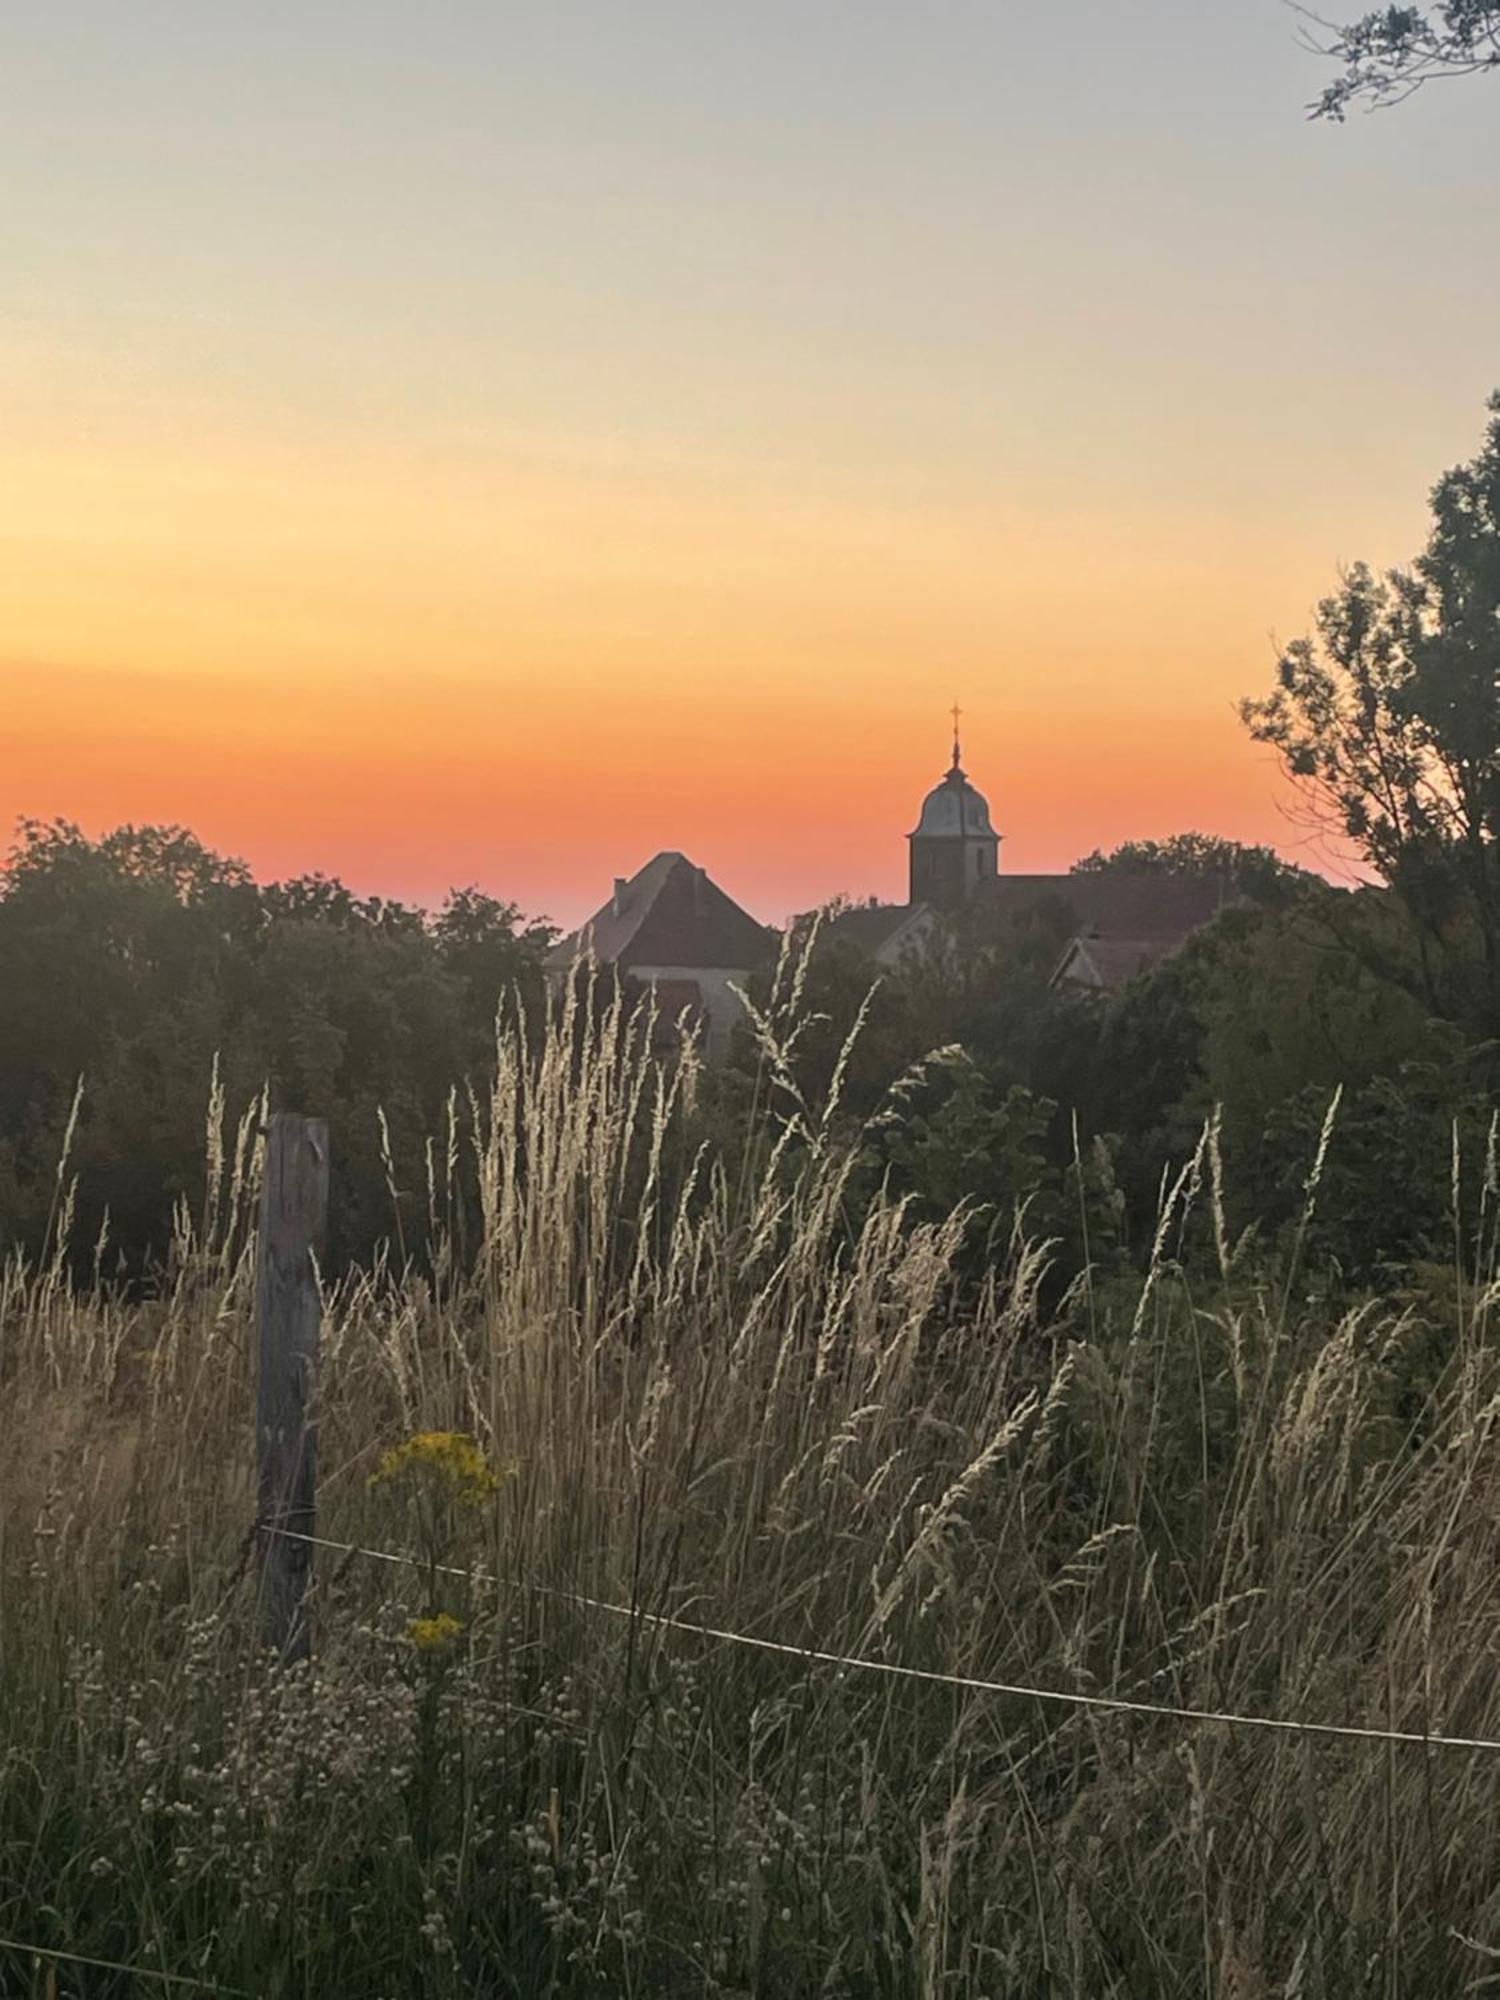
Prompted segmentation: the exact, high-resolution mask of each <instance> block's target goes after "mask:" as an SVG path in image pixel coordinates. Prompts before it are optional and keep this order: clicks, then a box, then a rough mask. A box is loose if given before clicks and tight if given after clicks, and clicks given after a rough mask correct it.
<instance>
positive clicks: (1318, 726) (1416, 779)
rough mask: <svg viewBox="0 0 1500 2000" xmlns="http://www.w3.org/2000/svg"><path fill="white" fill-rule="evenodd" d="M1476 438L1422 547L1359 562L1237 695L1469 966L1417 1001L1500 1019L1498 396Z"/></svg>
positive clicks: (1430, 969) (1292, 767) (1489, 1028)
mask: <svg viewBox="0 0 1500 2000" xmlns="http://www.w3.org/2000/svg"><path fill="white" fill-rule="evenodd" d="M1490 410H1491V417H1490V422H1489V425H1488V427H1487V431H1486V435H1485V440H1484V444H1483V446H1482V448H1481V450H1480V452H1479V453H1478V455H1477V456H1476V457H1475V458H1474V459H1473V460H1472V461H1471V462H1470V463H1469V464H1467V465H1460V466H1457V467H1455V468H1454V469H1453V470H1452V471H1450V472H1448V473H1446V474H1445V475H1444V476H1443V478H1442V479H1440V480H1439V481H1438V484H1437V486H1436V487H1435V488H1434V490H1433V495H1432V512H1433V525H1432V532H1431V534H1430V536H1429V538H1428V543H1427V547H1426V549H1425V550H1424V551H1423V553H1422V554H1421V556H1419V557H1418V558H1417V560H1416V562H1415V563H1414V564H1413V565H1412V567H1411V568H1410V569H1409V570H1393V571H1391V572H1390V573H1389V574H1388V575H1386V576H1384V577H1377V576H1376V575H1375V574H1374V573H1373V572H1372V571H1371V570H1370V569H1369V568H1368V567H1367V566H1366V565H1364V564H1362V563H1361V564H1356V565H1355V566H1354V567H1353V568H1352V569H1351V570H1350V571H1349V572H1348V574H1347V576H1346V577H1345V578H1344V581H1343V584H1342V587H1341V588H1340V590H1339V591H1338V592H1337V593H1336V594H1335V595H1334V596H1332V597H1329V598H1327V599H1325V600H1324V602H1323V603H1322V604H1321V605H1320V607H1319V610H1318V617H1317V627H1316V632H1315V634H1314V635H1313V636H1312V637H1310V638H1305V639H1299V640H1297V641H1296V642H1295V643H1294V644H1293V645H1291V646H1289V647H1288V648H1287V650H1286V652H1285V653H1284V654H1283V656H1282V659H1281V662H1280V664H1279V666H1278V669H1277V682H1276V686H1275V688H1274V689H1273V690H1272V692H1271V693H1270V694H1269V695H1267V696H1265V697H1264V698H1263V699H1260V700H1252V701H1246V702H1244V703H1243V704H1242V714H1243V716H1244V720H1245V722H1246V724H1247V725H1248V727H1249V729H1250V732H1251V734H1252V735H1253V736H1254V737H1255V739H1256V740H1257V741H1258V742H1261V743H1267V744H1270V745H1271V746H1272V747H1273V748H1274V749H1275V750H1277V751H1278V752H1279V753H1280V755H1281V758H1282V761H1283V763H1284V764H1285V766H1286V769H1287V770H1288V771H1289V772H1290V774H1291V775H1292V777H1293V778H1294V779H1296V780H1298V781H1299V782H1300V783H1301V784H1302V785H1303V786H1304V788H1305V790H1306V792H1307V794H1308V796H1309V798H1310V799H1311V801H1312V803H1313V806H1314V810H1315V811H1317V812H1319V813H1320V814H1321V815H1322V817H1323V818H1324V819H1325V820H1326V821H1327V822H1328V823H1330V824H1331V825H1332V826H1333V828H1334V829H1335V830H1336V831H1337V832H1338V833H1340V834H1342V835H1343V836H1344V837H1346V838H1347V839H1348V840H1350V841H1352V842H1353V843H1354V845H1355V847H1356V848H1357V850H1358V851H1359V852H1360V854H1361V855H1362V856H1363V857H1364V859H1365V860H1366V861H1367V862H1368V863H1369V865H1370V866H1371V867H1372V868H1374V869H1375V870H1376V871H1377V873H1378V874H1379V875H1381V876H1382V877H1383V878H1384V879H1385V880H1386V881H1387V882H1389V883H1390V884H1391V885H1392V886H1393V887H1394V888H1395V889H1396V890H1397V891H1398V893H1399V894H1400V896H1401V898H1402V900H1403V901H1404V902H1405V903H1406V905H1407V907H1408V908H1409V909H1410V911H1411V912H1412V914H1413V915H1414V916H1415V917H1416V918H1417V920H1418V922H1419V924H1420V925H1421V927H1422V930H1423V932H1424V936H1425V939H1426V943H1427V946H1428V947H1429V948H1430V950H1435V951H1437V952H1438V953H1440V954H1442V955H1446V956H1448V957H1449V958H1450V959H1456V960H1458V961H1469V962H1472V959H1473V956H1474V955H1473V953H1472V951H1471V949H1470V939H1471V936H1472V937H1477V939H1478V941H1479V945H1480V954H1479V958H1480V963H1481V966H1482V979H1481V981H1480V983H1479V987H1478V991H1477V992H1475V993H1470V994H1461V995H1454V994H1453V993H1452V992H1451V991H1450V992H1449V994H1448V995H1447V996H1446V997H1445V994H1444V992H1443V989H1442V987H1441V984H1440V980H1439V975H1438V973H1437V971H1436V970H1435V968H1434V965H1433V963H1432V960H1431V958H1430V957H1429V958H1427V959H1424V963H1423V968H1422V977H1423V980H1424V983H1425V990H1426V998H1427V1000H1428V1002H1429V1004H1432V1005H1434V1006H1438V1005H1443V1004H1450V1005H1452V1004H1458V1005H1462V1006H1464V1007H1465V1010H1466V1012H1467V1014H1468V1016H1469V1017H1470V1018H1471V1019H1472V1020H1473V1022H1474V1025H1475V1026H1476V1027H1478V1028H1479V1029H1480V1030H1481V1031H1482V1032H1485V1033H1492V1032H1494V1031H1495V1030H1496V1028H1500V847H1497V841H1500V395H1497V396H1495V397H1493V398H1492V399H1491V402H1490Z"/></svg>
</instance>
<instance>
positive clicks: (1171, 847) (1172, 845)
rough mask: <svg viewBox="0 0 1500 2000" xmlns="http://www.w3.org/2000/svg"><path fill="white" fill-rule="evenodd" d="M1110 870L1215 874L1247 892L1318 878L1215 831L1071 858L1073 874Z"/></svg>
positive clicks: (1267, 850) (1273, 891) (1263, 892)
mask: <svg viewBox="0 0 1500 2000" xmlns="http://www.w3.org/2000/svg"><path fill="white" fill-rule="evenodd" d="M1111 869H1118V870H1119V871H1120V872H1121V873H1124V874H1130V875H1193V876H1215V877H1218V878H1220V879H1222V880H1223V881H1225V882H1228V883H1232V884H1233V886H1234V887H1235V888H1236V889H1237V890H1238V891H1239V892H1240V893H1241V894H1242V895H1246V896H1258V897H1266V896H1272V895H1282V894H1284V893H1286V892H1287V891H1288V890H1292V889H1295V888H1296V887H1298V885H1299V884H1303V883H1312V882H1316V881H1317V880H1318V878H1317V877H1316V876H1315V875H1313V874H1312V873H1311V872H1310V871H1309V870H1308V869H1306V868H1299V867H1298V866H1297V865H1296V863H1295V862H1292V861H1284V860H1283V859H1282V857H1281V856H1280V855H1279V854H1278V853H1277V852H1276V850H1275V848H1274V847H1263V846H1258V845H1247V844H1246V843H1245V842H1243V841H1239V840H1228V839H1226V838H1225V837H1224V835H1222V834H1218V833H1174V834H1171V835H1169V836H1168V837H1167V839H1165V840H1127V841H1123V842H1122V843H1121V844H1120V846H1118V847H1114V848H1111V849H1110V851H1109V852H1108V853H1107V854H1106V853H1104V852H1102V851H1101V850H1100V849H1098V848H1095V850H1094V852H1093V853H1092V854H1085V855H1084V856H1083V858H1082V859H1081V860H1079V861H1075V862H1074V863H1073V867H1072V873H1073V874H1075V875H1103V874H1106V873H1108V872H1109V871H1110V870H1111Z"/></svg>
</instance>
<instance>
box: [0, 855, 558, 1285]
mask: <svg viewBox="0 0 1500 2000" xmlns="http://www.w3.org/2000/svg"><path fill="white" fill-rule="evenodd" d="M555 935H556V934H555V932H554V931H553V930H552V929H551V928H550V927H548V926H546V925H542V924H527V923H525V922H524V920H523V919H522V917H521V915H520V912H519V911H518V910H517V909H516V907H515V905H514V904H510V903H503V902H499V901H497V900H495V899H494V898H493V897H489V896H485V895H483V894H482V893H481V892H480V891H478V890H476V889H461V890H456V891H454V892H452V893H451V894H450V895H449V897H448V899H447V901H446V902H445V903H444V905H443V907H442V909H441V910H440V911H438V912H437V913H436V914H435V915H428V914H427V913H425V912H423V911H421V910H418V909H413V908H411V907H409V906H407V905H404V904H401V903H395V902H389V901H384V900H382V899H380V898H378V897H371V898H362V897H359V896H356V895H355V894H354V893H353V892H352V891H351V890H349V889H348V888H346V887H345V885H344V884H343V883H341V882H338V881H334V880H330V879H329V878H327V877H324V876H320V875H309V876H303V877H301V878H298V879H296V880H293V881H289V882H273V883H267V884H264V885H262V884H258V883H256V881H255V880H254V879H253V877H252V876H251V874H250V871H249V870H248V869H247V868H246V867H245V865H244V863H243V862H240V861H236V860H230V859H226V858H225V857H224V856H222V855H218V854H214V853H212V852H211V851H210V850H209V849H207V848H205V847H204V846H203V845H202V844H201V843H200V842H199V841H197V840H196V839H195V838H194V837H193V836H192V835H191V834H190V833H187V832H185V831H184V830H183V829H182V828H180V827H151V826H147V827H131V826H127V827H121V828H119V829H118V830H117V831H115V832H113V833H110V834H107V835H106V836H105V837H104V838H103V839H101V840H98V841H91V840H88V839H86V838H85V837H84V835H83V834H82V833H81V832H80V831H79V830H78V828H77V827H75V826H72V825H70V824H68V823H67V822H65V821H56V822H53V823H51V824H41V823H38V822H35V821H29V822H23V824H22V826H21V828H20V830H19V834H18V838H17V841H16V844H15V846H14V848H13V849H12V851H11V854H10V857H9V861H8V864H7V866H6V869H5V871H4V873H3V875H0V1249H3V1247H4V1246H5V1245H6V1244H8V1243H21V1244H35V1242H36V1241H37V1240H38V1238H39V1236H40V1233H41V1231H42V1229H43V1227H44V1224H45V1217H46V1215H47V1213H48V1212H49V1210H50V1206H51V1203H52V1199H53V1194H54V1189H55V1169H56V1162H57V1159H58V1155H59V1149H60V1147H61V1144H62V1138H63V1133H64V1131H65V1129H66V1126H67V1123H68V1116H69V1110H70V1107H71V1105H72V1101H73V1095H74V1091H75V1088H76V1086H77V1083H78V1080H79V1079H80V1078H82V1079H83V1082H84V1091H83V1097H82V1103H81V1113H80V1118H79V1122H78V1128H77V1131H76V1134H75V1137H74V1142H73V1160H72V1163H73V1166H74V1167H75V1168H76V1169H77V1172H78V1185H79V1200H80V1204H81V1206H80V1211H79V1233H80V1236H81V1237H82V1238H83V1239H84V1240H86V1241H87V1242H89V1243H92V1242H94V1241H96V1240H97V1238H98V1236H99V1232H100V1231H101V1230H102V1229H104V1227H105V1216H106V1213H107V1215H108V1236H107V1240H108V1243H109V1244H110V1245H111V1246H112V1249H113V1251H115V1252H118V1253H119V1254H121V1255H122V1256H123V1257H124V1258H125V1260H126V1262H127V1264H128V1265H130V1266H131V1267H132V1268H139V1266H140V1265H141V1264H142V1262H143V1261H145V1260H148V1259H149V1258H150V1257H152V1256H154V1255H158V1254H160V1253H161V1251H162V1249H163V1247H164V1245H165V1243H166V1240H167V1238H168V1235H169V1233H170V1219H171V1212H172V1207H173V1204H174V1202H176V1201H177V1200H178V1199H179V1198H184V1199H186V1200H188V1202H189V1204H190V1205H192V1204H193V1203H195V1202H196V1199H197V1195H198V1191H199V1189H200V1186H201V1182H202V1173H203V1161H204V1156H205V1146H204V1120H205V1114H206V1111H207V1106H208V1095H209V1083H210V1078H211V1076H212V1074H213V1073H214V1070H215V1066H216V1065H217V1069H218V1074H219V1077H220V1079H221V1082H222V1084H223V1087H224V1090H225V1094H226V1100H227V1104H228V1107H229V1115H230V1116H231V1117H232V1116H234V1115H237V1114H238V1113H241V1112H243V1111H244V1110H245V1108H246V1107H247V1106H248V1105H250V1104H251V1103H252V1102H253V1101H254V1100H255V1098H256V1097H257V1095H258V1093H259V1092H260V1091H261V1090H262V1088H268V1089H269V1091H270V1094H271V1099H272V1102H273V1103H277V1104H281V1105H284V1106H287V1107H288V1108H305V1109H308V1110H316V1111H317V1112H318V1113H319V1114H321V1115H323V1116H326V1117H328V1118H329V1119H330V1120H331V1122H332V1124H333V1127H334V1131H335V1136H336V1142H337V1143H336V1147H335V1175H336V1182H335V1199H334V1202H333V1211H332V1212H333V1217H334V1246H333V1247H334V1251H335V1254H337V1255H343V1256H349V1255H353V1254H360V1253H364V1252H367V1251H368V1250H369V1248H370V1247H371V1246H372V1244H373V1243H374V1241H375V1240H376V1238H377V1237H378V1236H380V1235H382V1234H385V1233H387V1232H389V1231H391V1230H392V1226H393V1223H394V1222H395V1221H396V1219H397V1217H395V1216H393V1214H392V1210H391V1200H390V1195H389V1191H388V1189H387V1187H386V1184H385V1181H386V1177H385V1172H384V1167H383V1162H382V1160H381V1157H380V1136H379V1114H380V1113H381V1112H383V1113H384V1114H385V1117H386V1120H387V1123H388V1127H389V1129H390V1132H391V1135H392V1142H393V1146H394V1147H396V1148H397V1149H398V1150H400V1149H404V1151H403V1155H402V1156H403V1157H404V1158H405V1159H407V1160H409V1161H410V1160H420V1159H421V1149H422V1144H423V1141H424V1140H425V1137H426V1135H427V1134H428V1133H431V1132H434V1131H436V1130H437V1129H438V1128H439V1125H440V1122H441V1118H442V1114H443V1110H444V1106H445V1102H446V1098H447V1093H448V1091H449V1089H450V1087H451V1086H453V1085H454V1084H458V1083H461V1082H462V1081H463V1079H464V1078H465V1077H467V1076H478V1075H482V1074H483V1072H484V1069H485V1066H486V1064H487V1063H488V1061H489V1059H490V1053H491V1050H492V1048H493V1039H494V1022H495V1012H496V1007H497V1005H498V1004H499V1003H500V1001H501V1000H502V998H504V997H506V996H510V995H515V996H518V997H519V999H520V1001H521V1003H522V1004H524V1005H527V1006H529V1007H533V1008H534V1007H535V1006H536V1004H537V1003H538V1001H539V999H540V995H541V972H540V960H541V955H542V953H543V951H544V950H545V949H546V947H547V946H548V945H549V944H550V943H551V941H552V940H553V938H554V937H555ZM413 1179H414V1180H415V1175H413ZM421 1192H422V1191H420V1190H418V1189H417V1188H416V1187H415V1186H413V1187H411V1188H409V1189H403V1190H401V1197H402V1200H403V1201H409V1204H410V1207H411V1210H412V1214H411V1216H410V1217H409V1218H406V1220H408V1221H409V1222H411V1223H412V1224H415V1223H416V1222H417V1221H418V1219H419V1215H420V1209H421V1201H420V1199H419V1195H420V1194H421Z"/></svg>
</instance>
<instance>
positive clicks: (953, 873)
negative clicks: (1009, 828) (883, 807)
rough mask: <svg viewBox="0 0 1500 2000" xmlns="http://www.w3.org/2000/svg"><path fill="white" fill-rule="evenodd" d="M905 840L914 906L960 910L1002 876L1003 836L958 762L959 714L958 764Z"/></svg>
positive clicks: (955, 748)
mask: <svg viewBox="0 0 1500 2000" xmlns="http://www.w3.org/2000/svg"><path fill="white" fill-rule="evenodd" d="M906 838H907V844H908V879H909V885H910V893H909V895H908V897H907V902H908V904H909V905H911V906H915V905H916V904H918V903H928V904H930V905H931V906H932V907H933V908H934V909H936V910H955V909H958V908H959V907H960V905H962V904H964V903H967V902H970V901H972V900H973V898H974V897H975V896H976V895H979V894H981V893H982V892H983V890H984V888H985V886H986V884H988V883H990V882H993V881H994V880H995V878H996V876H997V875H998V874H999V872H1000V836H999V834H998V833H996V831H995V829H994V827H993V826H991V824H990V808H989V802H988V801H987V800H986V799H985V797H984V795H983V793H981V792H977V791H975V789H974V787H973V786H972V785H971V784H970V783H969V780H968V777H967V776H966V774H965V772H964V768H963V765H962V764H961V763H960V761H959V746H958V724H957V716H956V711H955V720H954V728H953V762H952V764H951V766H950V767H949V769H948V771H947V773H946V774H945V776H944V778H943V781H942V783H941V784H939V785H936V786H934V788H933V789H932V791H930V792H929V793H928V794H927V796H926V798H925V799H923V801H922V813H921V817H920V818H919V819H918V821H917V824H916V826H915V827H914V828H913V830H912V831H911V832H910V833H909V834H908V835H907V837H906Z"/></svg>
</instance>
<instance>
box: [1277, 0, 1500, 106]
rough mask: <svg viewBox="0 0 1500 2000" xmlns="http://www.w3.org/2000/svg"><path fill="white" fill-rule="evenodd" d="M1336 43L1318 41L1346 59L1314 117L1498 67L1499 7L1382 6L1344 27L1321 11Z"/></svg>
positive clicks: (1392, 99) (1485, 1)
mask: <svg viewBox="0 0 1500 2000" xmlns="http://www.w3.org/2000/svg"><path fill="white" fill-rule="evenodd" d="M1313 18H1314V19H1315V20H1317V21H1318V27H1319V28H1324V27H1328V28H1330V29H1331V32H1332V34H1333V39H1332V41H1327V42H1325V41H1323V40H1321V39H1314V40H1313V46H1314V47H1315V48H1316V49H1317V50H1318V52H1319V53H1320V54H1322V55H1327V56H1331V57H1333V59H1334V60H1335V61H1337V62H1338V63H1340V64H1342V69H1341V71H1340V74H1339V75H1338V76H1336V77H1335V78H1334V80H1333V82H1332V83H1330V84H1329V85H1328V87H1327V89H1326V90H1324V91H1323V92H1322V94H1321V95H1320V96H1319V98H1318V99H1317V101H1316V102H1315V103H1314V105H1313V106H1312V115H1313V116H1314V117H1315V118H1332V119H1334V120H1336V121H1342V119H1343V118H1344V117H1345V115H1346V114H1347V112H1348V110H1349V107H1350V105H1352V104H1357V103H1360V102H1364V103H1366V104H1369V105H1372V106H1373V105H1385V104H1396V103H1399V102H1400V101H1401V99H1402V98H1404V97H1410V96H1411V94H1412V92H1413V91H1414V90H1417V89H1420V87H1421V86H1422V85H1423V84H1424V83H1428V82H1431V81H1433V80H1435V79H1437V78H1439V77H1450V76H1473V75H1475V74H1478V73H1480V72H1482V71H1485V70H1493V69H1500V5H1497V4H1496V0H1445V4H1444V5H1442V6H1439V7H1434V8H1422V7H1380V8H1377V9H1376V10H1375V11H1374V12H1373V13H1369V14H1363V15H1361V16H1360V18H1359V19H1358V20H1357V21H1351V22H1349V23H1348V24H1347V25H1346V26H1344V27H1341V28H1332V24H1325V23H1323V22H1322V21H1321V20H1319V19H1318V17H1316V16H1314V17H1313Z"/></svg>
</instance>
